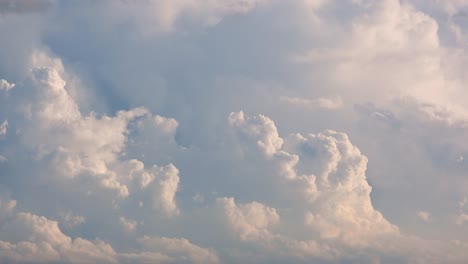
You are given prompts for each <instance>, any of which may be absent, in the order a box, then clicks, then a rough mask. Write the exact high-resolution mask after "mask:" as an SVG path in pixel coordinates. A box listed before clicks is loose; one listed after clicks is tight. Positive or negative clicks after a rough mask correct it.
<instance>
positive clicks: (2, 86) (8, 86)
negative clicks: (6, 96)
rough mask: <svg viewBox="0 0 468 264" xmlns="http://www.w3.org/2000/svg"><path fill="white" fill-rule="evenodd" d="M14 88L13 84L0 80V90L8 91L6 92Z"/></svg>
mask: <svg viewBox="0 0 468 264" xmlns="http://www.w3.org/2000/svg"><path fill="white" fill-rule="evenodd" d="M14 87H15V84H14V83H9V82H7V81H6V80H4V79H0V90H5V91H8V90H11V89H13V88H14Z"/></svg>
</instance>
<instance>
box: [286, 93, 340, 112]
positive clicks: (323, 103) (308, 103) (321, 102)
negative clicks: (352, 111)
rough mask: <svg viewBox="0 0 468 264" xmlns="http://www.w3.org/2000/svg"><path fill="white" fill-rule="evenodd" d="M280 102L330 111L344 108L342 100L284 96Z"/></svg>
mask: <svg viewBox="0 0 468 264" xmlns="http://www.w3.org/2000/svg"><path fill="white" fill-rule="evenodd" d="M280 100H281V101H284V102H286V103H289V104H293V105H298V106H303V107H310V108H324V109H330V110H333V109H338V108H341V107H342V106H343V101H342V100H341V99H340V98H317V99H304V98H299V97H288V96H283V97H280Z"/></svg>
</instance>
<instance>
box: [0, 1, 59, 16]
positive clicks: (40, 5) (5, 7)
mask: <svg viewBox="0 0 468 264" xmlns="http://www.w3.org/2000/svg"><path fill="white" fill-rule="evenodd" d="M52 3H53V1H52V0H35V1H28V0H1V1H0V13H30V12H31V13H33V12H43V11H45V10H47V9H48V8H49V7H50V6H51V5H52Z"/></svg>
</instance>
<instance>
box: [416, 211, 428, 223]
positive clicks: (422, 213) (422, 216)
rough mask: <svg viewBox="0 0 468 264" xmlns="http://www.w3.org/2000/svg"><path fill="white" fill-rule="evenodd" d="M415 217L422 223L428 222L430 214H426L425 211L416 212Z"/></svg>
mask: <svg viewBox="0 0 468 264" xmlns="http://www.w3.org/2000/svg"><path fill="white" fill-rule="evenodd" d="M417 216H418V217H419V219H421V221H423V222H429V221H430V219H431V214H430V213H429V212H426V211H418V212H417Z"/></svg>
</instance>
